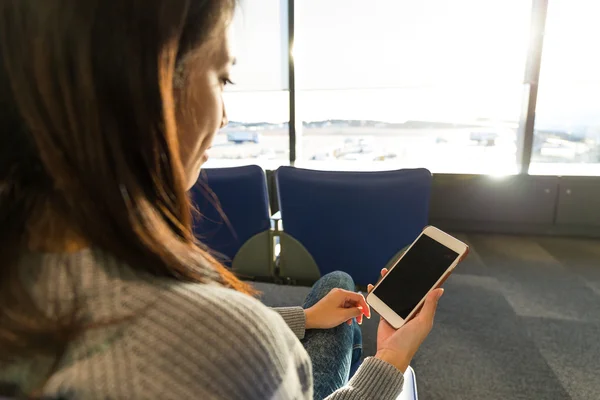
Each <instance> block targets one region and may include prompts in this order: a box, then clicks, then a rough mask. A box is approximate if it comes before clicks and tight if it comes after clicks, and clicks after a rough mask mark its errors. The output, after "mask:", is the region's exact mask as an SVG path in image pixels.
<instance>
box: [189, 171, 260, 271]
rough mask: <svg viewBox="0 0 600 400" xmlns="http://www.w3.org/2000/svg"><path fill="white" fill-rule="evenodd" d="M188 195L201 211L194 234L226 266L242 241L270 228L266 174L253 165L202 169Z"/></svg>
mask: <svg viewBox="0 0 600 400" xmlns="http://www.w3.org/2000/svg"><path fill="white" fill-rule="evenodd" d="M213 193H214V195H215V196H216V197H217V199H218V201H217V202H216V203H215V200H214V198H213V197H214V196H213ZM191 196H192V201H193V202H194V203H195V204H196V207H197V208H198V210H199V211H200V213H201V215H202V217H201V218H200V219H199V220H198V219H197V220H196V221H194V233H195V234H196V237H198V239H199V240H200V241H201V242H202V243H204V244H206V245H207V246H208V247H209V248H210V249H211V250H213V251H216V252H218V253H220V254H222V255H224V256H226V258H227V259H226V260H224V263H225V264H226V265H228V266H231V263H232V261H233V260H234V258H235V256H236V254H237V253H238V252H239V250H240V248H241V247H242V246H243V245H244V243H246V242H247V241H248V240H250V239H251V238H252V237H253V236H255V235H258V234H260V233H263V232H265V231H269V229H270V228H271V222H270V214H269V195H268V189H267V181H266V176H265V172H264V171H263V169H262V168H261V167H259V166H257V165H249V166H244V167H235V168H210V169H204V170H203V171H202V173H201V174H200V178H199V179H198V182H197V183H196V185H195V186H194V188H193V189H192V190H191ZM264 268H267V266H266V265H265V266H264Z"/></svg>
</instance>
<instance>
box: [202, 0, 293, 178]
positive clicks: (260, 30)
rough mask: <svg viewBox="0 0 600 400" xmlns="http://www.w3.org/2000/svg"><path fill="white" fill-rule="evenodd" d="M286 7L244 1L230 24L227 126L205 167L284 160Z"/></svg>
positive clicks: (266, 0)
mask: <svg viewBox="0 0 600 400" xmlns="http://www.w3.org/2000/svg"><path fill="white" fill-rule="evenodd" d="M286 5H287V3H286V2H284V1H282V0H256V1H252V2H243V3H242V6H241V7H240V8H239V9H238V12H237V14H236V16H235V19H234V22H233V38H232V39H233V40H232V42H233V44H234V46H235V49H234V53H235V56H236V60H237V62H236V65H235V66H234V67H233V74H232V80H233V82H234V83H235V85H233V86H228V87H227V90H226V93H225V95H224V101H225V106H226V108H227V114H228V117H229V121H230V122H229V125H228V126H227V127H226V128H225V129H223V130H222V131H221V132H219V133H218V134H217V136H216V138H215V141H214V144H213V148H212V149H211V150H210V159H209V161H208V162H207V164H206V166H207V167H219V166H231V165H240V164H260V165H262V166H264V167H266V168H276V167H277V166H279V165H282V164H287V163H288V162H289V130H288V121H289V94H288V91H287V85H288V84H287V81H288V50H287V49H288V41H287V7H286Z"/></svg>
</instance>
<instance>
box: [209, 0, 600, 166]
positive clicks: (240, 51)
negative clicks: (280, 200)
mask: <svg viewBox="0 0 600 400" xmlns="http://www.w3.org/2000/svg"><path fill="white" fill-rule="evenodd" d="M241 4H242V6H241V8H240V10H239V12H238V14H237V15H236V17H235V19H234V31H235V38H234V42H235V43H236V45H237V51H236V56H237V59H238V64H237V66H236V67H234V74H233V80H234V82H235V83H236V85H235V86H232V87H228V89H227V92H226V94H225V102H226V107H227V109H228V114H229V119H230V121H231V122H230V125H229V126H228V127H227V128H225V129H224V130H223V131H222V132H220V133H219V134H218V135H217V137H216V140H215V145H214V147H213V149H212V150H211V154H210V155H211V160H210V161H209V163H208V166H224V165H239V164H249V163H255V164H259V165H262V166H263V167H265V168H276V167H278V166H279V165H282V164H288V163H289V162H290V161H295V162H296V165H298V166H308V167H310V168H318V169H352V170H373V169H392V168H410V167H426V168H429V169H430V170H431V171H433V172H454V173H482V174H510V173H517V172H518V171H522V172H527V171H528V172H529V173H532V174H552V175H555V174H557V175H600V73H599V72H598V71H600V52H598V51H596V47H597V46H596V43H595V41H596V39H597V38H600V24H598V23H597V21H596V19H597V16H598V15H600V2H598V1H595V0H551V1H546V0H503V1H492V0H453V1H448V0H418V1H416V0H369V1H365V0H252V1H242V2H241ZM292 8H293V10H294V13H293V17H294V21H293V24H290V23H289V22H290V18H291V16H292V14H291V13H290V12H289V10H290V9H292ZM532 10H533V11H532ZM532 12H533V14H532ZM545 15H547V18H545ZM540 22H545V24H540V25H539V27H538V23H540ZM542 27H543V28H544V31H543V32H541V31H540V32H538V28H540V29H541V28H542ZM290 33H293V34H294V36H293V39H294V40H293V43H292V41H291V40H290V39H289V38H290V36H289V34H290ZM538 33H540V34H539V35H538ZM542 38H543V40H544V44H543V52H542V60H541V77H540V80H539V85H537V83H538V82H536V81H535V78H536V77H537V76H538V74H537V72H538V68H539V65H540V63H539V62H538V61H539V59H538V57H537V56H538V55H539V50H540V48H541V47H540V46H541V40H542ZM528 52H529V53H528ZM528 60H529V62H528ZM292 61H293V63H292ZM292 66H293V67H294V68H291V67H292ZM526 68H527V69H528V71H527V73H525V69H526ZM290 74H293V75H291V76H290ZM290 77H291V78H293V79H290ZM290 82H295V85H294V86H289V84H290ZM536 88H538V89H539V90H538V91H537V97H536V96H535V93H536V91H535V89H536ZM524 93H525V95H524ZM290 99H293V100H294V101H293V102H291V101H290ZM533 106H535V107H533ZM291 107H294V109H293V110H292V109H291ZM522 110H526V111H524V112H522ZM292 113H293V114H292ZM291 115H295V118H292V122H294V127H295V129H291V126H290V116H291ZM534 117H535V118H534ZM534 119H535V125H534V126H533V125H532V124H531V123H530V122H531V121H532V120H534ZM521 134H523V135H521ZM290 136H291V137H290ZM290 139H292V140H290ZM290 143H296V147H295V148H294V149H293V150H294V151H290ZM529 143H532V148H531V150H532V151H531V158H529V151H528V150H529ZM519 146H523V147H522V148H521V147H519ZM294 154H295V158H294ZM517 163H518V164H519V165H517Z"/></svg>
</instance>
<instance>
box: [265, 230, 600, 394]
mask: <svg viewBox="0 0 600 400" xmlns="http://www.w3.org/2000/svg"><path fill="white" fill-rule="evenodd" d="M456 236H457V237H459V238H460V239H461V240H463V241H465V242H466V243H468V244H469V245H470V246H471V254H470V256H469V257H468V258H467V260H465V261H464V262H463V263H462V264H460V265H459V266H458V267H457V269H456V272H455V273H454V274H453V275H452V277H451V278H450V279H449V280H448V281H447V283H446V285H445V288H446V293H445V295H444V297H443V298H442V300H441V301H440V305H439V308H438V313H437V315H436V324H435V326H434V329H433V331H432V333H431V335H430V336H429V338H428V339H427V341H426V342H425V343H424V344H423V346H422V347H421V349H420V351H419V353H418V354H417V356H416V357H415V359H414V360H413V363H412V366H413V367H414V369H415V372H416V374H417V385H418V390H419V398H420V399H421V400H434V399H489V400H495V399H498V400H500V399H502V400H505V399H548V400H554V399H557V400H558V399H560V400H563V399H573V400H579V399H594V400H596V399H600V241H597V240H586V239H572V238H551V237H517V236H503V235H472V234H469V235H461V234H458V235H456ZM256 286H257V287H258V289H260V290H261V291H263V302H264V303H265V304H267V305H270V306H286V305H299V304H301V303H302V302H303V300H304V297H305V296H306V294H307V293H308V291H309V288H306V287H294V286H278V285H272V284H262V283H257V284H256ZM376 323H377V318H372V319H371V320H368V321H367V320H366V322H365V323H364V324H363V327H362V328H363V346H364V352H365V355H367V356H368V355H372V354H374V352H375V345H376V343H375V337H376V336H375V335H376Z"/></svg>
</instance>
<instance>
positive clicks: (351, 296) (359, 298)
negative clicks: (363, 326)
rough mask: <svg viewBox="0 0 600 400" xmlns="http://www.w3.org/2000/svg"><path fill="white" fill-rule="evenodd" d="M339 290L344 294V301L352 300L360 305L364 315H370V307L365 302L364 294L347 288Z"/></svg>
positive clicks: (368, 316)
mask: <svg viewBox="0 0 600 400" xmlns="http://www.w3.org/2000/svg"><path fill="white" fill-rule="evenodd" d="M340 291H342V293H344V294H345V296H346V301H348V300H350V301H351V302H354V304H356V305H357V306H358V307H362V310H363V312H364V314H365V315H366V317H367V318H370V317H371V308H370V307H369V305H368V304H367V301H366V300H365V296H363V295H362V294H361V293H355V292H351V291H349V290H344V289H340Z"/></svg>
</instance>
